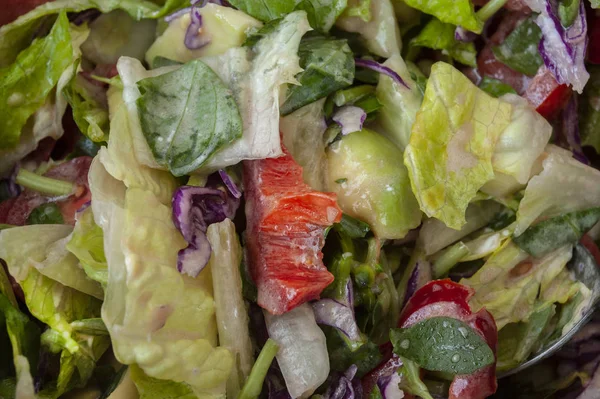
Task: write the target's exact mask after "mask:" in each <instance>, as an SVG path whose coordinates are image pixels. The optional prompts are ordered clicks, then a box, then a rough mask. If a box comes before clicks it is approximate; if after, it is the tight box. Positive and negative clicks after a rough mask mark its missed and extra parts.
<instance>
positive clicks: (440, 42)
mask: <svg viewBox="0 0 600 399" xmlns="http://www.w3.org/2000/svg"><path fill="white" fill-rule="evenodd" d="M455 29H456V26H454V25H452V24H445V23H443V22H442V21H440V20H439V19H436V18H433V19H432V20H431V21H429V23H427V25H425V27H424V28H423V30H421V32H419V34H418V35H417V36H416V37H415V38H413V39H412V40H411V41H410V45H411V46H414V47H427V48H431V49H434V50H442V53H444V54H447V55H448V56H449V57H450V58H452V59H453V60H456V61H458V62H460V63H461V64H465V65H468V66H472V67H476V66H477V51H476V50H475V44H473V43H465V42H461V41H458V40H456V38H455V37H454V31H455Z"/></svg>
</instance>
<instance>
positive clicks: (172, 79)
mask: <svg viewBox="0 0 600 399" xmlns="http://www.w3.org/2000/svg"><path fill="white" fill-rule="evenodd" d="M138 87H139V89H140V92H141V94H142V96H141V97H140V98H139V99H138V100H137V105H138V109H139V114H140V122H141V126H142V131H143V133H144V136H145V137H146V141H147V142H148V145H149V146H150V148H151V150H152V153H153V155H154V158H155V159H156V162H158V163H159V164H160V165H163V166H166V167H168V169H169V170H170V171H171V173H172V174H173V175H175V176H182V175H185V174H188V173H190V172H192V171H193V170H195V169H197V168H198V167H200V166H201V165H202V164H203V163H204V162H206V161H207V160H208V159H209V157H210V156H211V155H212V154H213V153H214V152H216V151H217V150H219V149H220V148H221V147H223V146H225V145H227V144H229V143H231V142H232V141H234V140H235V139H237V138H239V137H241V136H242V119H241V117H240V113H239V111H238V108H237V106H236V104H235V100H234V98H233V95H232V93H231V91H230V90H229V89H228V88H227V87H226V86H225V85H224V84H223V82H222V81H221V79H219V77H218V76H217V74H215V73H214V72H213V70H212V69H210V67H208V66H207V65H206V64H204V63H203V62H202V61H200V60H194V61H191V62H189V63H187V64H185V65H183V66H182V67H181V68H179V69H177V70H175V71H172V72H168V73H165V74H163V75H159V76H156V77H152V78H146V79H143V80H141V81H139V82H138Z"/></svg>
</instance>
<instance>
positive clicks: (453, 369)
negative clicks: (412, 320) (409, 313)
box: [390, 317, 495, 374]
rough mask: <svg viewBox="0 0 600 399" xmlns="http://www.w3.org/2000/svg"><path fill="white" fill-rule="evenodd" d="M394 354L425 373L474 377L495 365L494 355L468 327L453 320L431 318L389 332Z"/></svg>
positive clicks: (482, 340)
mask: <svg viewBox="0 0 600 399" xmlns="http://www.w3.org/2000/svg"><path fill="white" fill-rule="evenodd" d="M390 339H391V341H392V344H393V345H394V353H396V354H397V355H398V356H400V357H404V358H407V359H409V360H412V361H414V362H415V363H416V364H418V365H419V366H420V367H422V368H424V369H425V370H431V371H442V372H446V373H451V374H471V373H474V372H475V371H477V370H479V369H481V368H483V367H485V366H488V365H490V364H492V363H494V361H495V358H494V353H493V352H492V350H491V349H490V347H489V346H488V344H487V343H486V342H485V341H484V339H483V338H481V337H480V336H479V334H477V333H476V332H475V331H474V330H473V329H472V328H471V327H470V326H469V325H468V324H465V323H464V322H462V321H460V320H457V319H453V318H450V317H431V318H428V319H425V320H423V321H421V322H419V323H417V324H415V325H412V326H410V327H407V328H397V329H392V330H391V331H390Z"/></svg>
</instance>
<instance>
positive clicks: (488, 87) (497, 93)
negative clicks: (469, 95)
mask: <svg viewBox="0 0 600 399" xmlns="http://www.w3.org/2000/svg"><path fill="white" fill-rule="evenodd" d="M479 88H480V89H481V90H483V91H485V92H486V93H488V94H489V95H491V96H494V97H496V98H497V97H501V96H503V95H504V94H507V93H512V94H517V92H516V90H515V89H513V88H512V86H511V85H508V84H506V83H503V82H501V81H499V80H498V79H494V78H490V77H489V76H484V77H483V79H481V82H480V83H479Z"/></svg>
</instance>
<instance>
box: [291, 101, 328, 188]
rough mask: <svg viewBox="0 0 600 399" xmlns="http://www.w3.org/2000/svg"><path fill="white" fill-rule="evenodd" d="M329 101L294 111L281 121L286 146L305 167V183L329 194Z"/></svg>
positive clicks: (316, 102) (317, 102) (303, 169)
mask: <svg viewBox="0 0 600 399" xmlns="http://www.w3.org/2000/svg"><path fill="white" fill-rule="evenodd" d="M324 103H325V99H321V100H319V101H315V102H313V103H312V104H308V105H305V106H304V107H302V108H300V109H298V110H296V111H294V112H292V113H291V114H289V115H288V116H286V117H283V118H281V119H280V121H279V128H280V130H281V136H282V138H283V144H284V145H285V147H286V148H287V150H288V151H289V152H290V154H292V157H293V158H294V160H295V161H296V162H297V163H298V164H299V165H300V166H302V176H303V177H304V181H305V182H306V183H307V184H308V185H309V186H311V187H312V188H314V189H315V190H318V191H325V183H326V181H325V179H326V176H325V164H326V162H327V157H326V156H325V142H324V140H323V133H325V129H326V128H327V125H326V124H325V123H324V120H325V119H324V118H325V115H324V112H323V105H324Z"/></svg>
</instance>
